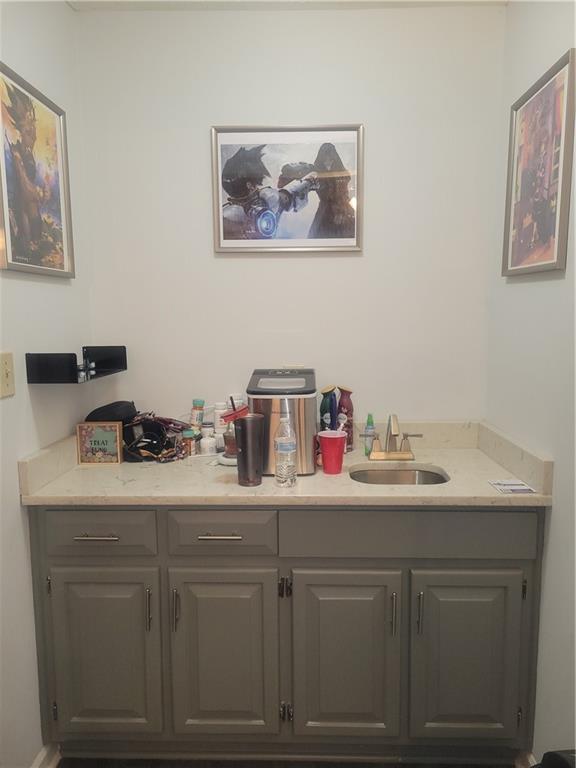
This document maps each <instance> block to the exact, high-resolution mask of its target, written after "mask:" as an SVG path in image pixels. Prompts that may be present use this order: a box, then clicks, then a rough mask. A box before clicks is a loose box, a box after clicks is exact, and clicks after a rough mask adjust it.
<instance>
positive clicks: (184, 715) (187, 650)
mask: <svg viewBox="0 0 576 768" xmlns="http://www.w3.org/2000/svg"><path fill="white" fill-rule="evenodd" d="M169 575H170V590H171V600H172V695H173V704H174V730H175V731H176V733H221V734H224V733H277V732H278V726H279V716H278V711H279V701H278V572H277V571H276V570H275V569H268V568H237V569H236V568H235V569H218V570H216V569H214V570H211V569H208V568H206V569H203V568H202V569H201V568H199V569H193V568H172V569H170V570H169Z"/></svg>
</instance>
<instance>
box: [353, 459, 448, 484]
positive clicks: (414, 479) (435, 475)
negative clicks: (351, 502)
mask: <svg viewBox="0 0 576 768" xmlns="http://www.w3.org/2000/svg"><path fill="white" fill-rule="evenodd" d="M350 477H351V478H352V480H356V482H357V483H370V484H372V485H437V484H438V483H446V482H448V480H449V479H450V478H449V477H448V475H447V474H446V472H444V470H443V469H440V467H433V466H430V465H426V464H420V465H414V464H412V465H410V466H398V464H394V466H387V467H386V466H384V467H383V466H382V465H381V464H380V465H376V466H375V465H374V464H361V465H358V466H355V467H351V469H350Z"/></svg>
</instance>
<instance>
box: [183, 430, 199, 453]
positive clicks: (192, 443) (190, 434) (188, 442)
mask: <svg viewBox="0 0 576 768" xmlns="http://www.w3.org/2000/svg"><path fill="white" fill-rule="evenodd" d="M182 445H183V446H184V451H185V452H186V456H194V455H195V454H196V432H195V431H194V430H193V429H184V430H183V431H182Z"/></svg>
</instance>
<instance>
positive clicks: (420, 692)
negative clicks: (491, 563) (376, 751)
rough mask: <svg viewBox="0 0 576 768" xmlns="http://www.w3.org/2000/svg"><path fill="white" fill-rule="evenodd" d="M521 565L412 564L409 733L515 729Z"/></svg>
mask: <svg viewBox="0 0 576 768" xmlns="http://www.w3.org/2000/svg"><path fill="white" fill-rule="evenodd" d="M522 580H523V573H522V571H521V570H518V569H509V570H508V569H507V570H460V569H455V570H413V571H412V573H411V584H412V589H411V591H412V616H411V619H412V620H411V666H410V671H411V674H410V680H411V696H410V735H411V736H417V737H426V738H430V737H432V738H457V739H462V738H466V737H469V738H470V737H472V738H475V739H506V738H511V737H513V736H515V735H516V732H517V728H518V722H517V717H518V711H519V707H520V691H519V683H520V681H519V649H520V641H521V636H520V632H521V607H522Z"/></svg>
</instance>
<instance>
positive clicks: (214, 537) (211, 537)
mask: <svg viewBox="0 0 576 768" xmlns="http://www.w3.org/2000/svg"><path fill="white" fill-rule="evenodd" d="M196 538H197V539H198V541H242V539H243V538H244V536H240V534H239V533H230V534H228V535H226V536H219V535H218V534H216V533H205V534H204V535H203V536H197V537H196Z"/></svg>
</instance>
